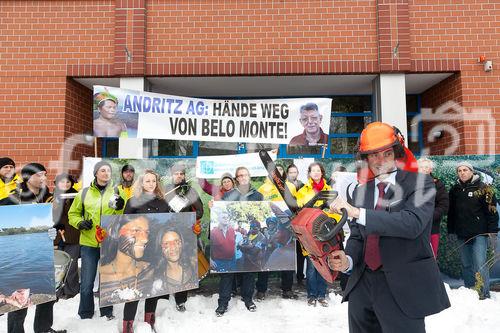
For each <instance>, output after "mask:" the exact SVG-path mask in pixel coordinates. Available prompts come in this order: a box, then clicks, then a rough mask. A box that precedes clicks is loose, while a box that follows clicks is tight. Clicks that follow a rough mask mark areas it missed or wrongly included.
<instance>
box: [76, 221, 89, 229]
mask: <svg viewBox="0 0 500 333" xmlns="http://www.w3.org/2000/svg"><path fill="white" fill-rule="evenodd" d="M92 225H93V223H92V220H83V221H81V222H80V223H78V229H80V230H90V229H92Z"/></svg>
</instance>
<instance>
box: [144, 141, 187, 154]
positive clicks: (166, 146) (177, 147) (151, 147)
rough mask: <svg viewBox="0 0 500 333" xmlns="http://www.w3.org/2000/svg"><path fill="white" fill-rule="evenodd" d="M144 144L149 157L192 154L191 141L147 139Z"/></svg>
mask: <svg viewBox="0 0 500 333" xmlns="http://www.w3.org/2000/svg"><path fill="white" fill-rule="evenodd" d="M144 145H145V146H146V147H147V151H148V156H151V157H160V156H193V142H192V141H176V140H158V139H148V140H144Z"/></svg>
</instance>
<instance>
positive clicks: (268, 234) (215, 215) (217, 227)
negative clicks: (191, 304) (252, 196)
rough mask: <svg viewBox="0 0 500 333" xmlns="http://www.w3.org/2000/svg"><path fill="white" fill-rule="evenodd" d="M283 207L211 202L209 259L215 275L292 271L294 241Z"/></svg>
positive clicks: (279, 204)
mask: <svg viewBox="0 0 500 333" xmlns="http://www.w3.org/2000/svg"><path fill="white" fill-rule="evenodd" d="M286 211H287V208H286V206H285V205H283V203H281V202H280V203H270V202H225V201H217V202H214V205H213V207H212V215H211V217H212V221H211V225H210V241H211V243H210V249H211V253H210V258H211V260H212V261H211V266H212V271H213V272H217V273H230V272H260V271H280V270H285V271H286V270H294V269H295V237H294V235H293V232H292V230H291V227H290V217H289V215H288V214H287V213H286Z"/></svg>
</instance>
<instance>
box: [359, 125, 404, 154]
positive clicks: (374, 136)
mask: <svg viewBox="0 0 500 333" xmlns="http://www.w3.org/2000/svg"><path fill="white" fill-rule="evenodd" d="M398 143H399V140H398V138H397V136H396V131H395V129H394V127H392V126H391V125H388V124H385V123H382V122H380V121H375V122H373V123H370V124H368V126H366V128H365V129H364V130H363V132H361V136H360V137H359V148H358V152H359V153H360V154H371V153H375V152H378V151H381V150H384V149H387V148H390V147H392V146H395V145H396V144H398Z"/></svg>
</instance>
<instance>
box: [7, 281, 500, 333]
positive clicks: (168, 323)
mask: <svg viewBox="0 0 500 333" xmlns="http://www.w3.org/2000/svg"><path fill="white" fill-rule="evenodd" d="M447 291H448V295H449V297H450V300H451V304H452V307H451V308H449V309H447V310H445V311H443V312H441V313H439V314H436V315H434V316H430V317H427V319H426V328H427V332H429V333H444V332H453V333H461V332H463V333H475V332H477V333H489V332H491V333H493V332H500V292H492V293H491V299H487V300H483V301H480V300H479V299H478V296H477V293H476V292H474V291H472V290H469V289H466V288H463V287H461V288H459V289H449V288H448V286H447ZM340 300H341V298H340V296H339V295H336V294H334V293H330V307H328V308H323V307H321V306H317V307H315V308H313V307H310V306H308V305H307V302H306V299H305V296H304V295H301V298H300V299H299V300H297V301H293V300H284V299H281V298H280V297H279V295H271V296H270V297H268V298H267V299H266V300H265V301H263V302H260V303H256V304H257V312H253V313H251V312H248V311H247V309H246V308H245V306H244V304H243V302H242V301H241V300H240V299H239V298H238V297H236V298H233V299H232V300H231V302H230V304H229V311H228V312H227V313H226V314H225V315H224V316H223V317H220V318H218V317H216V316H215V312H214V311H215V308H216V307H217V295H216V294H214V295H212V296H209V297H207V296H202V295H192V296H190V297H189V299H188V301H187V303H186V308H187V311H186V312H184V313H179V312H177V311H176V310H175V302H174V301H173V300H172V299H171V300H160V302H159V304H158V309H157V311H156V313H157V323H156V332H157V333H174V332H203V333H211V332H214V333H215V332H217V333H221V332H237V333H246V332H248V333H255V332H259V333H266V332H292V333H295V332H297V333H298V332H306V333H322V332H325V333H326V332H328V333H343V332H348V324H347V303H340ZM78 302H79V298H78V296H77V297H75V298H73V299H71V300H60V301H59V302H58V303H56V305H55V308H54V326H53V327H54V328H57V329H67V330H68V333H88V332H96V333H97V332H99V333H106V332H109V333H115V332H120V331H121V325H122V313H123V305H117V306H115V309H114V314H115V315H116V319H114V320H112V321H106V320H105V319H103V318H99V317H97V315H96V317H95V318H94V319H87V320H80V319H79V317H78V315H77V312H78ZM96 304H97V299H96ZM143 309H144V306H143V302H141V303H140V304H139V312H138V314H137V316H136V319H138V320H136V322H135V332H136V333H151V332H152V331H151V330H150V328H149V325H148V324H145V323H144V322H143V316H144V312H143ZM33 316H34V307H32V308H30V310H29V311H28V316H27V318H26V322H25V329H26V332H27V333H31V332H33V328H32V323H33ZM6 329H7V316H1V317H0V332H6Z"/></svg>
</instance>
